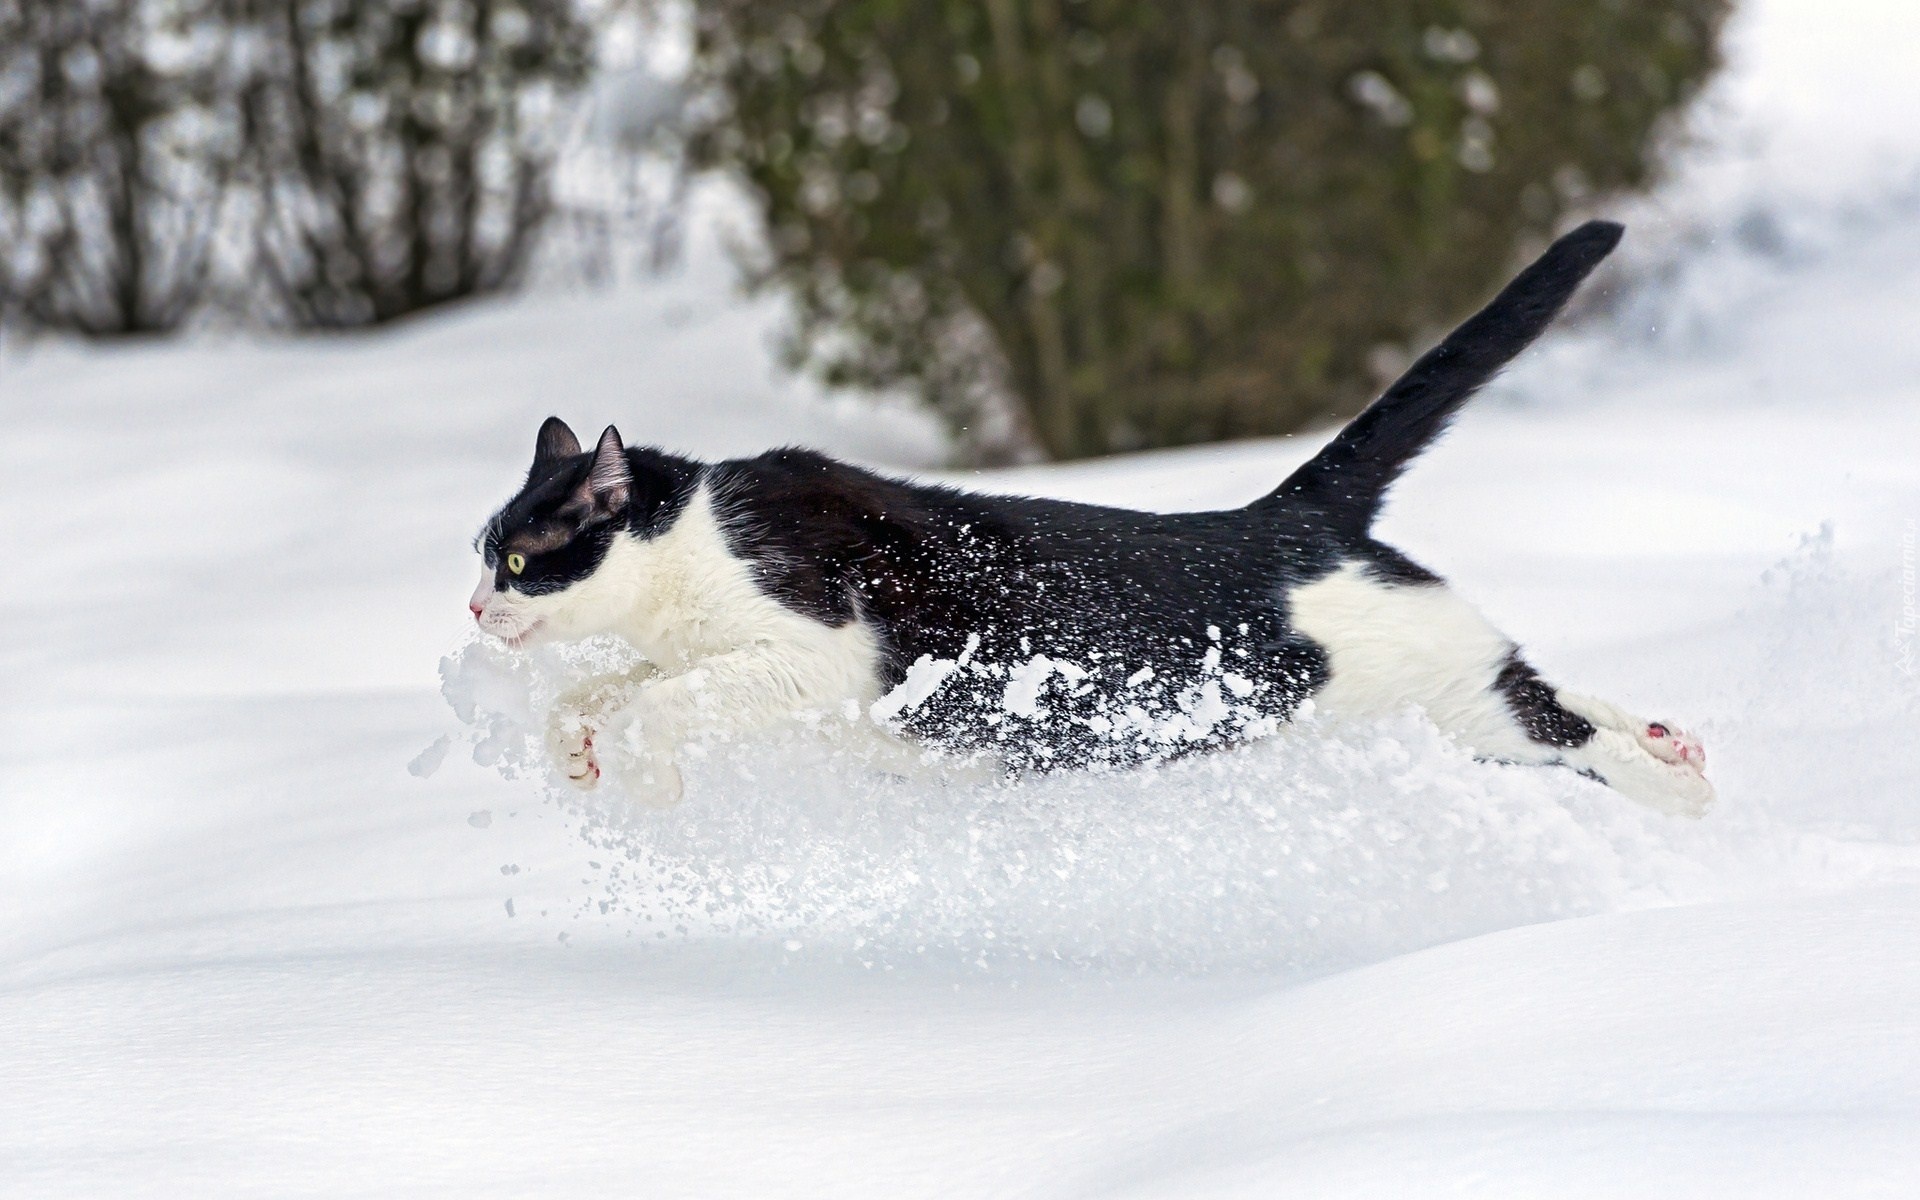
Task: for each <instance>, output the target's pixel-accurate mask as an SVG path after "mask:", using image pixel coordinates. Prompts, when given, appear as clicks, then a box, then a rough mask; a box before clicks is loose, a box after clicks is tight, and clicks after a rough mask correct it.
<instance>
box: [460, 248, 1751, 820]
mask: <svg viewBox="0 0 1920 1200" xmlns="http://www.w3.org/2000/svg"><path fill="white" fill-rule="evenodd" d="M1621 234H1622V229H1621V227H1620V226H1618V225H1616V224H1612V223H1609V222H1601V221H1594V222H1589V223H1587V224H1585V225H1582V226H1581V227H1579V228H1578V229H1575V230H1574V231H1573V232H1571V233H1569V234H1567V235H1565V236H1564V237H1562V238H1560V239H1559V240H1558V241H1556V242H1555V243H1554V244H1553V245H1552V246H1551V247H1550V248H1549V249H1548V250H1547V251H1546V253H1545V254H1544V255H1542V256H1541V257H1540V258H1539V259H1538V260H1537V261H1536V262H1534V263H1533V264H1532V265H1531V266H1529V267H1527V268H1526V269H1525V270H1524V271H1522V272H1521V273H1520V274H1519V275H1518V276H1517V277H1516V278H1515V279H1514V280H1513V282H1512V283H1510V284H1509V285H1508V286H1507V287H1506V289H1505V290H1503V291H1502V292H1501V293H1500V294H1499V295H1498V296H1497V297H1495V299H1494V300H1493V301H1492V302H1491V303H1489V304H1488V305H1487V307H1486V308H1485V309H1483V310H1482V311H1481V312H1480V313H1478V314H1477V315H1475V316H1474V317H1472V318H1470V319H1469V320H1468V321H1467V322H1466V323H1465V324H1463V325H1461V326H1460V327H1459V328H1458V329H1456V330H1455V331H1454V332H1453V333H1452V334H1450V335H1449V336H1448V337H1447V338H1446V339H1445V340H1444V341H1442V342H1441V344H1440V345H1439V346H1438V347H1436V348H1434V349H1433V350H1431V351H1429V352H1428V353H1427V354H1426V355H1424V356H1423V357H1421V358H1420V359H1419V360H1418V361H1417V362H1415V363H1414V365H1413V366H1412V368H1411V369H1410V370H1408V371H1407V373H1406V374H1405V375H1404V376H1402V377H1401V378H1400V379H1399V380H1398V381H1397V382H1395V383H1394V384H1393V385H1392V386H1391V387H1390V388H1388V389H1387V391H1386V392H1385V393H1384V394H1382V395H1381V396H1380V398H1379V399H1378V400H1376V401H1375V402H1374V403H1373V404H1372V405H1371V406H1369V407H1368V408H1367V409H1366V410H1365V411H1363V412H1362V413H1361V414H1360V415H1359V416H1358V417H1356V418H1355V419H1354V420H1353V421H1352V422H1350V423H1349V424H1348V425H1347V426H1346V427H1345V428H1344V429H1343V430H1341V432H1340V433H1339V434H1338V436H1336V437H1335V438H1334V439H1333V441H1332V442H1331V443H1329V444H1328V445H1327V446H1326V448H1324V449H1323V450H1321V451H1320V453H1319V454H1318V455H1316V456H1315V457H1314V458H1313V459H1312V460H1311V461H1309V462H1308V463H1307V464H1306V465H1305V466H1303V467H1301V468H1300V469H1299V470H1297V471H1295V472H1294V473H1293V474H1292V475H1291V476H1289V477H1288V478H1287V479H1286V481H1285V482H1283V483H1282V484H1281V485H1280V486H1279V487H1278V488H1276V489H1274V490H1273V491H1272V492H1271V493H1269V494H1268V495H1266V496H1263V497H1261V498H1260V499H1257V500H1255V501H1253V502H1252V503H1250V504H1248V505H1246V506H1245V507H1243V508H1237V509H1232V510H1227V511H1220V512H1196V513H1175V514H1169V515H1160V514H1154V513H1146V512H1134V511H1131V510H1128V509H1120V508H1105V507H1098V506H1093V505H1086V504H1074V503H1068V502H1065V501H1060V500H1042V499H1032V498H1026V497H1015V496H990V495H979V494H974V493H971V492H966V491H961V490H958V489H955V488H951V487H943V486H934V485H927V484H919V483H911V482H906V481H902V480H897V479H891V478H887V477H885V476H882V475H878V474H874V473H872V472H869V471H865V470H862V469H859V468H856V467H852V466H849V465H847V464H845V463H841V462H837V461H835V460H834V459H832V458H829V457H827V456H825V455H823V454H817V453H814V452H812V451H808V450H799V449H785V450H775V451H772V452H769V453H766V454H762V455H760V456H758V457H755V458H746V459H736V460H730V461H726V462H718V463H702V462H697V461H695V460H693V459H690V458H684V457H681V456H678V455H675V454H670V453H667V452H665V451H662V450H658V449H653V448H650V447H637V446H635V447H629V446H626V445H624V444H623V443H622V441H621V438H620V434H619V432H618V430H617V429H615V428H613V427H611V426H610V427H608V428H607V430H606V431H605V432H604V433H603V434H601V436H600V439H599V442H598V443H597V444H596V445H595V447H594V449H593V450H592V451H591V452H584V451H583V450H582V448H581V445H580V442H579V440H578V439H577V438H576V437H575V435H574V433H573V431H572V430H570V429H569V428H568V427H567V425H566V424H565V423H564V422H562V421H561V420H560V419H559V418H557V417H552V418H549V419H548V420H547V421H546V422H545V423H544V424H543V425H542V426H541V428H540V431H539V435H538V438H537V440H536V444H535V449H534V459H533V466H532V469H531V470H530V471H529V472H528V474H527V479H526V482H525V484H524V485H523V486H522V488H521V489H520V491H519V494H517V495H516V496H514V498H513V499H512V500H510V501H509V502H508V503H507V504H506V505H505V506H504V507H502V508H501V509H500V510H499V512H497V513H496V514H495V515H494V516H493V518H492V519H491V520H490V521H489V522H488V523H487V525H486V527H485V529H484V530H483V531H482V533H481V535H480V537H479V538H478V539H477V542H476V548H477V549H478V550H479V552H480V553H481V555H482V558H483V560H484V566H483V570H482V574H481V579H480V585H479V587H478V589H477V590H476V591H475V592H474V594H473V597H472V600H471V602H470V604H469V608H470V610H471V611H472V613H473V616H474V618H475V619H476V621H477V622H478V624H479V628H480V629H481V630H482V631H483V632H484V633H486V634H489V635H492V636H493V637H496V638H499V639H501V640H503V641H505V642H507V643H509V644H512V645H516V646H524V645H526V644H529V643H531V642H536V641H544V640H570V639H578V638H583V637H588V636H591V635H596V634H607V633H611V634H617V635H619V636H621V637H624V638H625V639H626V640H627V641H629V642H631V643H632V644H633V646H634V647H635V648H636V649H637V650H638V651H639V652H640V654H641V655H642V656H643V657H644V659H645V660H646V662H647V663H648V664H650V665H649V666H647V667H646V668H644V669H642V670H639V671H636V672H634V673H632V674H628V675H621V676H611V677H604V678H599V679H594V680H590V681H588V682H587V683H586V684H583V685H582V686H580V687H579V688H576V689H575V690H574V691H572V692H570V693H569V694H568V695H567V696H565V697H564V698H563V699H562V700H561V702H560V703H559V705H558V706H557V708H556V709H555V711H554V714H553V717H552V721H551V725H550V731H549V732H550V737H549V741H550V749H551V751H552V754H553V757H554V760H555V763H556V765H557V766H558V767H559V768H560V769H561V770H562V772H563V773H564V774H565V775H566V776H567V778H568V779H569V780H571V781H572V782H573V783H574V784H576V785H577V786H580V787H583V788H591V787H593V786H594V785H595V784H596V782H597V781H598V780H599V779H600V777H601V773H602V770H603V768H604V767H605V766H606V765H607V764H608V763H610V762H615V763H618V764H620V775H621V780H620V782H621V783H622V785H623V787H624V788H625V790H626V791H627V792H628V793H629V794H631V795H637V796H639V797H640V798H642V799H645V800H650V801H653V802H658V803H663V804H664V803H671V802H673V801H674V800H676V799H677V798H678V797H679V794H680V790H681V783H680V776H679V771H678V767H677V763H676V752H677V749H678V748H679V747H681V746H682V745H683V744H685V743H686V742H687V741H688V740H690V739H699V738H702V737H710V736H735V735H739V734H743V733H747V732H750V731H752V730H754V729H756V728H761V727H764V726H765V725H766V724H768V723H770V722H772V721H775V720H777V719H780V718H783V717H788V716H791V715H794V714H800V713H805V712H816V713H818V712H822V711H827V712H833V711H846V712H854V713H858V714H864V715H870V716H871V717H872V718H873V719H874V720H876V721H879V722H881V723H883V724H884V725H885V726H886V727H887V728H888V729H889V730H890V731H892V732H895V733H898V734H901V735H903V736H905V737H907V738H909V739H917V740H918V741H920V742H922V743H925V744H929V745H932V746H934V747H938V748H941V749H942V750H945V751H951V752H955V753H956V754H959V755H971V756H974V757H975V758H976V759H978V758H979V757H982V756H985V757H987V758H988V759H989V760H990V761H995V762H997V763H999V764H1001V765H1002V766H1003V767H1004V769H1007V770H1011V771H1022V770H1046V769H1057V768H1082V769H1094V770H1100V769H1109V768H1112V767H1116V766H1126V765H1131V764H1138V763H1147V762H1155V761H1160V760H1164V759H1168V758H1173V757H1178V756H1180V755H1184V754H1189V753H1193V752H1195V751H1198V750H1204V749H1211V748H1215V747H1218V746H1222V745H1226V744H1228V743H1232V742H1235V741H1240V740H1245V739H1248V738H1252V737H1257V736H1259V735H1261V734H1262V733H1265V732H1267V731H1269V730H1271V729H1273V728H1274V727H1276V726H1277V725H1279V724H1280V723H1282V722H1285V721H1286V720H1288V719H1289V718H1290V717H1293V716H1295V715H1297V714H1298V713H1299V712H1300V710H1301V708H1302V706H1303V705H1304V704H1306V703H1307V702H1308V701H1311V702H1312V705H1313V709H1314V711H1317V712H1322V713H1328V714H1333V715H1336V716H1340V715H1344V716H1355V717H1367V716H1370V715H1376V714H1384V713H1389V712H1393V711H1397V710H1399V709H1400V708H1402V707H1404V706H1408V705H1414V706H1418V707H1419V708H1421V709H1423V710H1424V711H1425V712H1426V713H1427V714H1428V716H1430V717H1431V718H1432V720H1433V721H1434V723H1435V724H1437V725H1438V726H1439V728H1440V729H1441V730H1443V731H1444V732H1446V733H1447V734H1450V735H1452V736H1453V737H1454V738H1456V739H1457V740H1458V741H1459V742H1460V743H1461V744H1463V745H1464V746H1465V747H1466V748H1467V749H1469V750H1470V751H1471V752H1472V753H1474V754H1476V755H1478V756H1481V757H1484V758H1490V759H1495V760H1501V761H1507V762H1514V763H1531V764H1555V765H1561V766H1565V767H1569V768H1572V769H1573V770H1576V771H1579V772H1582V773H1584V774H1586V775H1588V776H1590V777H1592V778H1594V779H1597V780H1599V781H1601V782H1603V783H1605V784H1607V785H1609V786H1610V787H1612V788H1614V789H1616V790H1617V791H1619V792H1621V793H1623V794H1624V795H1626V796H1627V797H1629V798H1631V799H1633V800H1636V801H1639V802H1641V803H1643V804H1646V805H1649V806H1652V807H1653V808H1656V809H1659V810H1661V811H1663V812H1667V813H1675V814H1685V815H1692V816H1697V815H1699V814H1701V813H1703V812H1704V811H1705V810H1706V809H1707V807H1708V805H1709V804H1710V803H1711V802H1712V800H1713V789H1712V787H1711V785H1709V783H1708V782H1707V779H1706V776H1705V771H1704V754H1703V751H1702V749H1701V746H1700V743H1699V741H1698V740H1697V739H1695V738H1693V737H1692V736H1690V735H1688V734H1686V733H1684V732H1682V731H1681V730H1680V729H1678V728H1677V727H1675V726H1674V725H1673V724H1672V723H1670V722H1667V721H1651V720H1646V719H1643V718H1640V717H1636V716H1633V715H1631V714H1629V713H1627V712H1624V711H1622V710H1621V709H1619V708H1616V707H1614V706H1613V705H1610V704H1607V703H1604V702H1602V701H1599V700H1595V699H1592V698H1589V697H1585V696H1579V695H1575V694H1572V693H1569V692H1565V691H1562V690H1560V689H1558V688H1556V687H1554V686H1552V685H1551V684H1549V683H1547V682H1546V681H1545V680H1544V679H1542V678H1541V677H1540V675H1539V674H1538V673H1537V672H1535V671H1534V669H1533V668H1532V667H1530V666H1529V665H1528V664H1527V662H1526V660H1525V659H1524V658H1522V657H1521V654H1520V652H1519V649H1518V648H1517V647H1516V646H1515V645H1514V643H1513V642H1512V641H1510V640H1509V639H1507V638H1506V637H1504V636H1503V635H1502V634H1500V633H1499V632H1498V631H1497V630H1496V629H1494V628H1493V626H1492V625H1491V624H1489V623H1488V621H1487V620H1486V619H1485V618H1484V617H1482V616H1481V615H1480V614H1479V612H1477V611H1476V610H1475V609H1474V608H1473V607H1472V606H1471V605H1470V604H1469V603H1467V601H1465V600H1464V599H1462V598H1460V596H1459V595H1457V594H1456V593H1455V592H1454V591H1452V590H1451V589H1450V588H1448V587H1447V585H1446V584H1445V582H1444V581H1443V580H1441V579H1440V577H1439V576H1437V575H1435V574H1433V573H1432V572H1431V571H1428V570H1427V569H1425V568H1424V567H1421V566H1419V565H1418V564H1416V563H1414V562H1413V561H1412V560H1410V559H1408V558H1407V557H1405V556H1404V555H1402V554H1401V553H1400V552H1399V551H1397V550H1394V549H1392V548H1391V547H1388V546H1386V545H1383V544H1382V543H1380V542H1378V541H1375V540H1374V539H1373V537H1372V536H1371V533H1370V528H1371V526H1372V523H1373V520H1374V517H1375V515H1376V513H1377V512H1378V511H1379V509H1380V506H1381V502H1382V500H1383V498H1384V496H1385V494H1386V492H1387V490H1388V488H1389V487H1390V486H1391V485H1392V483H1393V482H1394V481H1395V479H1397V478H1398V476H1399V475H1400V473H1401V472H1402V470H1404V469H1405V467H1406V466H1407V464H1408V463H1409V462H1410V461H1411V460H1412V459H1413V458H1414V457H1415V456H1416V455H1417V454H1418V453H1420V451H1421V450H1422V449H1424V448H1425V447H1426V446H1427V445H1428V444H1429V443H1430V442H1432V441H1433V439H1434V438H1435V437H1436V436H1437V435H1438V434H1439V433H1440V432H1441V431H1442V430H1443V429H1444V427H1445V426H1446V424H1447V423H1448V420H1449V419H1450V418H1451V417H1452V415H1453V414H1454V413H1455V412H1456V411H1458V409H1459V408H1460V407H1461V405H1462V404H1463V403H1464V402H1465V401H1466V400H1467V399H1468V397H1470V396H1472V395H1473V394H1474V392H1475V391H1477V390H1478V389H1479V388H1480V387H1481V386H1482V385H1484V384H1485V383H1486V382H1487V381H1488V380H1489V379H1491V378H1492V377H1493V376H1494V374H1495V373H1496V372H1498V371H1499V370H1500V369H1501V368H1502V367H1504V366H1505V365H1506V364H1507V363H1508V362H1509V361H1510V360H1511V359H1512V358H1513V357H1514V356H1515V355H1516V354H1518V353H1519V352H1520V351H1521V350H1523V349H1524V348H1525V347H1526V346H1527V345H1528V344H1530V343H1531V342H1532V341H1533V340H1534V339H1535V338H1536V337H1538V336H1539V335H1540V333H1541V332H1542V331H1543V330H1545V329H1546V327H1547V326H1548V324H1549V323H1550V322H1551V321H1552V320H1553V318H1554V317H1555V316H1556V315H1557V314H1558V312H1559V310H1560V309H1561V307H1562V306H1563V305H1564V304H1565V303H1566V301H1567V300H1568V298H1569V297H1570V296H1571V295H1572V294H1573V291H1574V289H1575V288H1576V287H1577V286H1578V285H1579V284H1580V282H1581V281H1582V280H1583V279H1585V278H1586V276H1587V275H1588V274H1589V273H1590V272H1591V271H1592V270H1593V268H1594V267H1595V266H1597V265H1598V264H1599V263H1600V261H1601V260H1602V259H1603V258H1605V257H1606V256H1607V254H1609V253H1610V252H1611V251H1612V250H1613V248H1614V246H1615V245H1616V244H1617V243H1618V241H1619V240H1620V237H1621Z"/></svg>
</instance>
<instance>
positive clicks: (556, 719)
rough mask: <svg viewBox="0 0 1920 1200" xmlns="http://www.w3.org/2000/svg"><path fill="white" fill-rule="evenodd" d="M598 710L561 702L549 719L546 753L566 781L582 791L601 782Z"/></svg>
mask: <svg viewBox="0 0 1920 1200" xmlns="http://www.w3.org/2000/svg"><path fill="white" fill-rule="evenodd" d="M596 716H597V714H594V713H590V712H587V711H585V710H583V709H581V708H578V707H573V706H568V705H565V704H562V705H561V706H560V707H559V708H556V709H554V712H553V717H552V719H551V720H550V721H549V722H548V723H547V753H548V755H549V756H550V757H551V758H552V759H553V765H554V766H555V768H557V769H558V770H559V772H560V774H562V775H564V776H566V779H567V782H568V783H571V784H572V785H573V786H574V787H577V788H579V789H580V790H582V791H587V790H590V789H591V788H592V787H593V786H594V785H595V784H597V783H599V782H600V761H599V759H598V757H597V756H596V755H595V754H594V751H593V739H594V735H595V734H596V733H598V732H599V728H600V726H599V722H597V721H596V720H595V719H594V718H595V717H596Z"/></svg>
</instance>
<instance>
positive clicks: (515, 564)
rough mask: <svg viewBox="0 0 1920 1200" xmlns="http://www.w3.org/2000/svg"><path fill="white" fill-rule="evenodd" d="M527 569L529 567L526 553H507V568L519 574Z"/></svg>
mask: <svg viewBox="0 0 1920 1200" xmlns="http://www.w3.org/2000/svg"><path fill="white" fill-rule="evenodd" d="M526 569H527V556H526V555H524V554H509V555H507V570H509V571H511V572H513V573H514V574H515V575H518V574H519V573H520V572H522V571H524V570H526Z"/></svg>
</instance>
